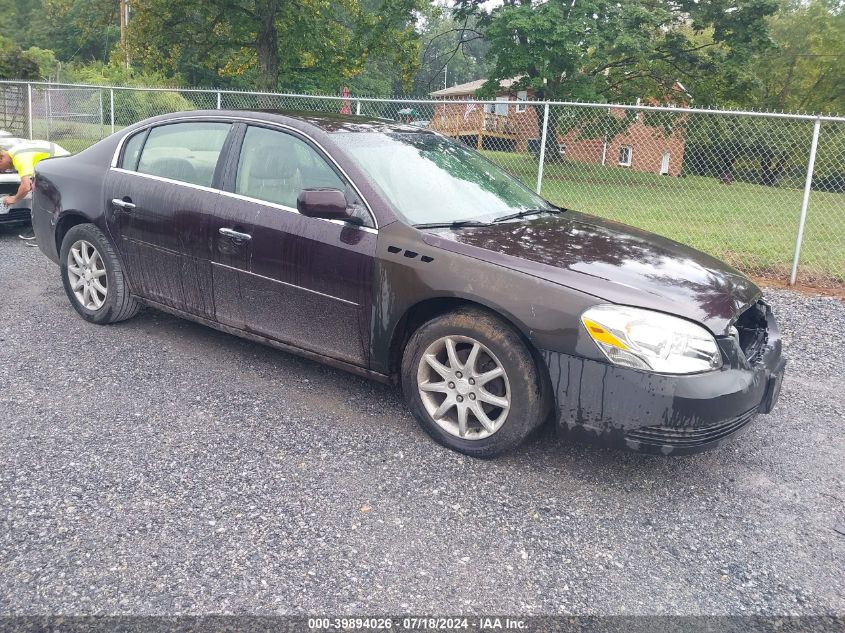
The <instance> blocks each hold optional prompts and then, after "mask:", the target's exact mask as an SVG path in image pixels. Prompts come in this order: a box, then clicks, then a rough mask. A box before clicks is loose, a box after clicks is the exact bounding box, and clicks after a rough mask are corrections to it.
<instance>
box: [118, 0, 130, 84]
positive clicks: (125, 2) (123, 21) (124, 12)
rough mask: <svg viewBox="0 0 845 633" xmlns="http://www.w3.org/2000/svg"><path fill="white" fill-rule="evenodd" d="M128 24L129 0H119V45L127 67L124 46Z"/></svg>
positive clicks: (127, 58) (127, 57) (128, 60)
mask: <svg viewBox="0 0 845 633" xmlns="http://www.w3.org/2000/svg"><path fill="white" fill-rule="evenodd" d="M128 24H129V0H120V47H121V48H122V49H123V54H124V55H125V57H126V67H127V68H129V64H130V62H131V60H130V59H129V49H128V48H127V46H126V27H127V26H128Z"/></svg>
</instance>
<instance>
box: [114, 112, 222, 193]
mask: <svg viewBox="0 0 845 633" xmlns="http://www.w3.org/2000/svg"><path fill="white" fill-rule="evenodd" d="M230 128H231V124H229V123H213V122H196V123H194V122H191V123H172V124H170V125H162V126H159V127H154V128H152V129H151V130H150V133H149V135H148V137H147V141H146V143H144V148H143V151H142V152H141V156H140V159H139V160H138V167H137V171H139V172H140V173H142V174H150V175H152V176H160V177H162V178H170V179H172V180H179V181H181V182H186V183H190V184H194V185H201V186H204V187H210V186H211V185H212V181H213V180H214V170H215V168H216V167H217V160H218V159H219V158H220V152H221V150H222V149H223V144H224V143H225V142H226V136H227V134H228V133H229V129H230ZM132 140H135V137H133V138H132V139H130V141H132ZM127 150H128V147H127ZM125 155H126V154H124V156H125Z"/></svg>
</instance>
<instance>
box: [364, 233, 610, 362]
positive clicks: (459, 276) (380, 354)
mask: <svg viewBox="0 0 845 633" xmlns="http://www.w3.org/2000/svg"><path fill="white" fill-rule="evenodd" d="M375 276H376V278H375V280H374V292H375V296H374V300H373V314H372V338H371V341H372V350H371V356H370V358H371V369H373V370H374V371H377V372H380V373H385V374H387V373H389V371H390V350H391V345H392V342H393V340H394V337H395V335H396V332H397V327H398V326H399V324H400V323H401V322H402V319H403V317H404V316H405V315H406V314H408V312H409V311H410V310H413V309H414V307H415V306H418V305H420V303H422V302H424V301H428V300H431V299H458V300H463V301H468V302H472V303H476V304H478V305H481V306H484V307H486V308H488V309H489V310H491V311H493V312H495V313H496V314H499V315H500V316H501V317H502V318H504V319H505V320H507V321H509V322H510V323H512V324H513V325H514V327H516V328H517V329H518V330H519V331H520V332H521V333H522V335H523V336H524V337H525V338H526V339H527V340H528V341H529V342H530V343H531V344H532V345H533V346H534V347H535V349H538V350H539V349H541V350H555V351H560V352H565V353H569V354H576V353H577V354H579V355H582V356H586V357H588V358H596V360H601V358H600V356H599V352H598V349H597V348H596V347H595V345H585V344H584V341H583V340H582V339H581V340H579V339H580V337H579V323H580V316H581V314H582V313H583V312H584V310H586V309H587V308H589V307H591V306H594V305H596V304H597V303H600V302H601V301H600V300H599V299H597V298H596V297H593V296H592V295H589V294H586V293H583V292H580V291H576V290H572V289H570V288H566V287H564V286H561V285H558V284H555V283H552V282H549V281H546V280H543V279H540V278H538V277H534V276H532V275H528V274H525V273H522V272H519V271H515V270H512V269H509V268H505V267H503V266H499V265H497V264H493V263H490V262H487V261H484V260H481V259H476V258H473V257H469V256H467V255H464V254H460V253H455V252H451V251H446V250H443V249H439V248H437V247H433V246H430V245H427V244H425V243H424V242H422V240H420V239H419V232H418V231H416V230H415V229H412V228H411V227H407V226H405V225H402V224H400V223H394V224H391V225H390V226H388V227H384V228H383V229H382V230H381V231H380V234H379V242H378V247H377V258H376V266H375Z"/></svg>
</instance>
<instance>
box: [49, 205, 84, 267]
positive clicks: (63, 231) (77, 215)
mask: <svg viewBox="0 0 845 633" xmlns="http://www.w3.org/2000/svg"><path fill="white" fill-rule="evenodd" d="M79 224H94V222H93V221H92V220H91V218H89V217H88V216H86V215H85V214H84V213H82V212H81V211H77V210H75V209H74V210H69V211H65V212H64V213H63V214H62V215H61V217H59V220H58V221H57V222H56V229H55V231H54V232H53V234H54V237H55V241H56V253H58V254H59V256H60V257H61V253H62V242H63V241H64V239H65V235H67V233H68V231H70V230H71V229H72V228H73V227H75V226H77V225H79Z"/></svg>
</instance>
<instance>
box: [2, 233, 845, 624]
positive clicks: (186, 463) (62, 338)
mask: <svg viewBox="0 0 845 633" xmlns="http://www.w3.org/2000/svg"><path fill="white" fill-rule="evenodd" d="M17 233H18V230H16V229H8V228H7V229H3V228H0V615H2V614H47V613H54V614H55V613H58V614H103V613H108V614H118V613H119V614H165V613H166V614H174V613H186V614H187V613H190V614H199V613H253V614H257V613H260V614H270V613H277V614H303V613H314V614H341V613H343V614H364V615H375V614H388V613H392V614H396V613H405V612H414V613H430V614H431V613H433V614H449V613H453V614H454V613H466V614H473V613H476V614H477V613H491V612H494V613H515V614H516V613H518V614H523V615H530V614H635V613H636V614H668V613H672V614H764V615H768V614H831V613H839V614H841V613H843V612H845V489H843V483H844V480H845V468H844V467H843V466H845V405H843V401H842V394H843V393H845V345H843V343H842V340H843V332H845V303H843V302H842V301H841V300H839V299H834V298H821V297H808V296H804V295H801V294H797V293H793V292H789V291H784V290H777V291H774V290H773V291H771V292H769V293H768V296H769V299H770V300H771V302H772V304H773V306H774V309H775V311H776V314H777V316H778V317H779V319H780V321H781V324H782V329H783V332H784V339H785V351H786V354H787V355H788V356H789V365H788V368H787V377H786V381H785V384H784V387H783V394H782V397H781V401H780V403H779V405H778V407H777V409H776V410H775V412H774V413H773V414H772V415H769V416H761V417H759V418H758V419H757V421H756V422H755V423H754V424H753V426H752V427H751V428H750V429H749V430H748V431H747V432H746V433H745V434H744V435H742V436H741V437H739V438H738V439H736V441H734V442H732V443H730V444H728V445H726V446H723V447H721V448H719V449H717V450H715V451H712V452H709V453H705V454H701V455H697V456H692V457H681V458H665V457H648V456H642V455H635V454H628V453H625V452H620V451H615V450H609V449H600V448H595V447H592V446H587V445H582V444H572V443H569V442H566V441H563V440H560V439H558V438H557V437H556V436H555V434H554V433H553V432H552V430H551V429H544V430H542V431H541V432H540V433H539V434H538V435H536V436H535V437H533V438H532V439H531V440H530V441H529V442H528V443H527V444H526V445H525V446H524V447H522V448H521V449H520V450H518V451H517V452H514V453H512V454H508V455H506V456H504V457H501V458H499V459H496V460H493V461H479V460H474V459H471V458H468V457H464V456H461V455H458V454H456V453H453V452H450V451H448V450H446V449H444V448H441V447H440V446H438V445H436V444H434V443H433V442H432V441H431V440H430V439H428V437H427V436H426V435H425V434H424V433H423V431H422V430H421V429H419V428H418V427H417V425H416V423H415V422H414V421H413V419H412V418H411V416H410V415H409V413H408V412H407V411H406V409H405V406H404V404H403V402H402V399H401V397H400V394H399V392H398V390H397V389H394V388H391V387H386V386H383V385H379V384H375V383H371V382H368V381H366V380H363V379H360V378H357V377H354V376H351V375H349V374H346V373H344V372H342V371H339V370H334V369H330V368H327V367H323V366H321V365H318V364H316V363H314V362H310V361H307V360H303V359H300V358H297V357H295V356H291V355H288V354H285V353H282V352H278V351H274V350H272V349H269V348H266V347H263V346H261V345H258V344H254V343H251V342H247V341H244V340H240V339H238V338H235V337H232V336H229V335H225V334H222V333H218V332H216V331H213V330H211V329H208V328H205V327H203V326H200V325H195V324H192V323H189V322H187V321H183V320H180V319H177V318H175V317H171V316H168V315H166V314H163V313H161V312H157V311H154V310H146V311H144V312H142V313H141V314H140V315H139V316H138V317H136V318H135V319H133V320H131V321H128V322H125V323H122V324H119V325H115V326H106V327H102V326H96V325H90V324H88V323H85V322H84V321H82V319H80V318H79V317H78V316H77V315H76V313H75V312H74V311H73V309H72V308H71V306H70V304H69V303H68V300H67V298H66V297H65V295H64V292H63V290H62V285H61V281H60V279H59V273H58V268H57V267H56V266H55V265H54V264H52V263H51V262H50V261H48V260H47V259H46V258H45V257H44V256H43V255H42V254H41V252H40V251H39V250H38V249H33V248H26V247H25V246H24V244H23V243H22V242H21V241H19V240H17V239H16V235H17Z"/></svg>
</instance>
